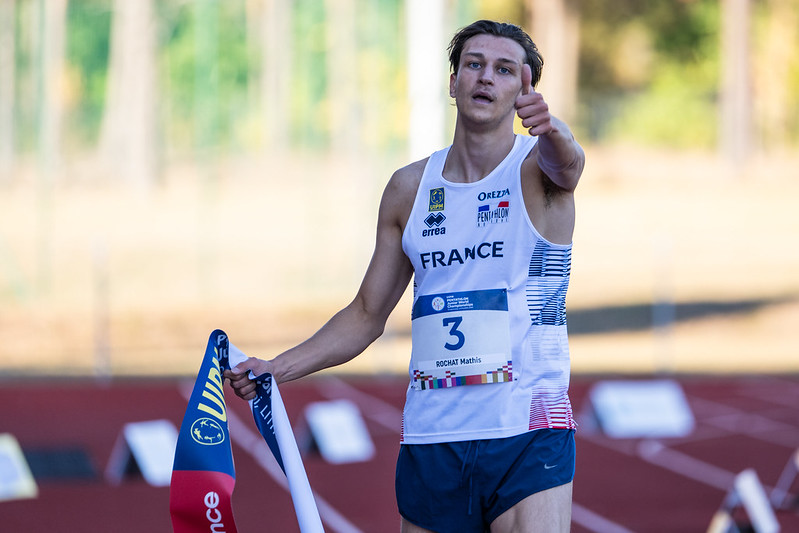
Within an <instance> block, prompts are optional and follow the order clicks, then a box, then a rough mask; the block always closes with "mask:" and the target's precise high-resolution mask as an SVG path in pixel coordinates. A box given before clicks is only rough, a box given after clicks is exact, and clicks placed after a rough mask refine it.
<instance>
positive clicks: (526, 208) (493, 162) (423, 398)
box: [225, 21, 585, 533]
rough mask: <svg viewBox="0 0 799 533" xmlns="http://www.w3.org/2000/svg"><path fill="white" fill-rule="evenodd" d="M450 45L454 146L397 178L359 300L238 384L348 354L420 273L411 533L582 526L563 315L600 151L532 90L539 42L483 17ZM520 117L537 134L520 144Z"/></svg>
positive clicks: (243, 390) (408, 505)
mask: <svg viewBox="0 0 799 533" xmlns="http://www.w3.org/2000/svg"><path fill="white" fill-rule="evenodd" d="M449 51H450V64H451V67H452V75H451V76H450V96H451V97H453V98H454V99H455V103H456V106H457V122H456V126H455V134H454V139H453V143H452V145H451V146H450V147H448V148H446V149H444V150H441V151H439V152H436V153H434V154H433V155H432V156H430V157H429V158H427V159H424V160H422V161H418V162H415V163H412V164H410V165H408V166H407V167H404V168H402V169H400V170H398V171H396V172H395V173H394V175H393V176H392V177H391V179H390V181H389V183H388V184H387V186H386V189H385V191H384V193H383V198H382V200H381V203H380V210H379V214H378V222H377V239H376V245H375V250H374V254H373V256H372V260H371V262H370V264H369V267H368V269H367V271H366V274H365V276H364V279H363V282H362V284H361V287H360V289H359V290H358V293H357V295H356V296H355V299H354V300H353V301H352V302H351V303H350V304H349V305H348V306H347V307H345V308H344V309H342V310H341V311H339V312H338V313H337V314H336V315H334V316H333V318H331V319H330V321H329V322H327V323H326V324H325V325H324V326H323V327H322V328H321V329H320V330H319V331H318V332H317V333H316V334H314V335H313V336H312V337H311V338H310V339H308V340H306V341H305V342H303V343H302V344H300V345H298V346H296V347H294V348H292V349H290V350H288V351H286V352H284V353H282V354H280V355H278V356H277V357H275V358H274V359H272V360H269V361H266V360H261V359H257V358H250V359H249V360H247V361H246V362H244V363H242V364H240V365H239V366H238V367H236V368H235V369H233V370H232V371H229V372H227V373H226V374H225V376H226V377H227V378H229V379H230V380H231V384H232V386H233V388H234V389H235V391H236V393H237V394H238V395H239V396H240V397H242V398H245V399H249V398H251V397H253V396H254V388H255V386H254V384H253V382H252V381H250V379H249V378H247V373H246V370H251V371H252V372H253V373H254V374H255V375H259V374H261V373H264V372H270V373H272V375H273V376H274V378H275V379H276V380H277V381H278V382H285V381H289V380H293V379H297V378H300V377H302V376H305V375H308V374H310V373H312V372H316V371H318V370H321V369H323V368H327V367H330V366H334V365H339V364H342V363H344V362H346V361H349V360H350V359H352V358H353V357H355V356H356V355H358V354H360V353H361V352H362V351H363V350H364V349H365V348H366V347H367V346H369V344H371V343H372V342H373V341H374V340H375V339H377V338H378V337H379V336H380V335H381V334H382V332H383V329H384V326H385V323H386V320H387V318H388V316H389V313H391V311H392V309H394V307H395V305H396V304H397V302H398V300H399V299H400V297H401V296H402V294H403V292H404V291H405V289H406V287H407V285H408V282H409V281H410V280H411V278H412V276H413V280H414V283H413V289H414V303H413V313H412V354H411V364H410V378H411V382H410V385H409V387H408V391H407V398H406V404H405V410H404V414H403V427H402V437H401V439H402V446H401V449H400V454H399V458H398V460H397V477H396V489H397V503H398V507H399V511H400V514H401V515H402V531H403V532H407V533H410V532H424V531H437V532H458V533H463V532H483V531H489V530H490V531H492V532H511V531H513V532H516V531H524V532H530V531H542V532H547V533H551V532H556V531H568V530H569V525H570V519H571V486H572V485H571V482H572V478H573V475H574V428H575V423H574V420H573V418H572V410H571V405H570V403H569V398H568V383H569V352H568V342H567V338H566V317H565V311H564V305H565V296H566V289H567V288H568V281H569V272H570V267H571V239H572V232H573V229H574V217H575V214H574V213H575V212H574V196H573V193H574V189H575V187H576V185H577V182H578V180H579V178H580V175H581V173H582V170H583V165H584V162H585V156H584V153H583V150H582V148H581V147H580V146H579V145H578V144H577V142H576V141H575V140H574V137H573V136H572V134H571V132H570V130H569V128H568V127H567V126H566V124H564V123H563V122H562V121H560V120H558V119H557V118H555V117H553V116H551V115H550V114H549V111H548V107H547V104H546V103H545V101H544V99H543V97H542V96H541V95H540V94H539V93H537V92H535V91H534V89H533V87H534V86H535V84H536V83H537V82H538V80H539V78H540V75H541V68H542V66H543V61H542V59H541V56H540V54H539V53H538V50H537V49H536V46H535V44H533V42H532V40H530V37H529V36H528V35H527V34H526V33H524V31H522V30H521V29H520V28H518V27H517V26H514V25H510V24H502V23H496V22H491V21H478V22H475V23H474V24H471V25H470V26H467V27H466V28H463V29H462V30H460V31H459V32H458V33H457V34H456V35H455V37H454V38H453V40H452V42H451V43H450V48H449ZM517 114H518V115H519V117H521V119H522V124H523V125H524V127H526V128H528V131H529V132H530V135H531V136H530V137H528V136H522V135H515V134H514V132H513V122H514V117H515V115H517Z"/></svg>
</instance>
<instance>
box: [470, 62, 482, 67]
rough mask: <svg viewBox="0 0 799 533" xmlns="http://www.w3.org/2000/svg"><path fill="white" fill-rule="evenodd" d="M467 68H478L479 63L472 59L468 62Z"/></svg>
mask: <svg viewBox="0 0 799 533" xmlns="http://www.w3.org/2000/svg"><path fill="white" fill-rule="evenodd" d="M469 68H480V63H478V62H477V61H472V62H471V63H469Z"/></svg>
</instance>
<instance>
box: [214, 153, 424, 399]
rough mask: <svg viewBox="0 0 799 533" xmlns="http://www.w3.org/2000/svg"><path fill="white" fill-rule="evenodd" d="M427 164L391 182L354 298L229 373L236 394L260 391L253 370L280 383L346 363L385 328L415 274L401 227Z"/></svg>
mask: <svg viewBox="0 0 799 533" xmlns="http://www.w3.org/2000/svg"><path fill="white" fill-rule="evenodd" d="M422 163H423V162H419V163H414V164H412V165H409V166H408V167H405V168H403V169H400V170H398V171H397V172H395V173H394V175H393V176H392V177H391V179H390V180H389V183H388V185H386V188H385V190H384V191H383V197H382V200H381V202H380V209H379V212H378V221H377V236H376V241H375V249H374V253H373V254H372V259H371V261H370V263H369V267H368V268H367V270H366V274H365V275H364V278H363V281H362V282H361V286H360V288H359V289H358V292H357V294H356V295H355V298H354V299H353V300H352V302H350V304H349V305H347V306H346V307H345V308H344V309H342V310H341V311H339V312H338V313H336V314H335V315H334V316H333V317H332V318H331V319H330V320H329V321H328V322H327V323H326V324H325V325H324V326H322V328H321V329H320V330H319V331H317V332H316V333H315V334H314V335H313V336H311V337H310V338H309V339H308V340H306V341H305V342H303V343H301V344H299V345H297V346H295V347H294V348H291V349H290V350H287V351H285V352H283V353H281V354H280V355H278V356H277V357H275V358H274V359H272V360H268V361H267V360H263V359H258V358H255V357H250V358H249V359H247V360H246V361H244V362H242V363H241V364H239V365H237V366H236V368H234V369H233V370H231V371H227V372H225V377H227V378H229V379H230V381H231V385H232V386H233V388H234V390H235V391H236V394H237V395H239V396H240V397H242V398H245V399H250V398H252V397H253V396H254V395H255V384H254V383H253V382H252V381H251V380H250V379H249V378H248V377H247V371H248V370H249V371H252V372H253V374H254V375H260V374H263V373H264V372H269V373H271V374H272V375H273V376H274V378H275V379H276V380H277V382H278V383H282V382H285V381H291V380H294V379H298V378H301V377H303V376H306V375H308V374H311V373H313V372H316V371H318V370H322V369H324V368H328V367H331V366H336V365H340V364H342V363H346V362H347V361H349V360H351V359H352V358H354V357H355V356H357V355H358V354H360V353H361V352H363V350H365V349H366V348H367V347H368V346H369V345H370V344H371V343H372V342H374V341H375V339H377V338H378V337H379V336H380V335H381V334H382V333H383V330H384V328H385V325H386V321H387V320H388V316H389V315H390V313H391V311H392V310H393V309H394V307H395V306H396V305H397V302H398V301H399V299H400V298H401V297H402V294H403V293H404V292H405V289H406V288H407V286H408V282H409V281H410V279H411V276H412V274H413V267H412V265H411V263H410V261H409V260H408V258H407V256H406V255H405V253H404V252H403V250H402V232H403V229H404V227H405V223H406V222H407V220H408V216H409V215H410V211H411V208H412V207H413V201H414V198H415V195H416V188H417V187H418V184H419V180H420V177H421V169H423V168H424V166H423V164H422ZM420 165H421V166H420Z"/></svg>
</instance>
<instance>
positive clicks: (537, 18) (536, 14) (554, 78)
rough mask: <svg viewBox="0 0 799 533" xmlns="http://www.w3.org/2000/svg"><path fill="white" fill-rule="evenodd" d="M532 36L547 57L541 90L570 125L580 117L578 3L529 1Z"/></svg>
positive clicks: (545, 57)
mask: <svg viewBox="0 0 799 533" xmlns="http://www.w3.org/2000/svg"><path fill="white" fill-rule="evenodd" d="M527 9H528V12H529V13H530V23H529V27H530V28H532V31H531V35H532V36H534V37H533V40H534V41H535V43H536V45H537V46H538V49H539V51H540V52H541V55H542V56H543V57H544V70H543V73H542V76H541V83H540V85H539V87H538V88H537V89H538V91H539V92H541V93H542V94H543V95H544V97H545V98H546V99H547V104H549V108H550V110H551V111H552V113H553V114H555V115H556V116H558V117H560V118H562V119H564V120H565V121H566V122H568V123H572V122H574V120H575V119H576V115H577V66H578V59H579V54H578V52H579V46H580V22H579V16H578V13H579V12H578V9H577V5H576V2H575V0H527Z"/></svg>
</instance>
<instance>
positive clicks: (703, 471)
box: [636, 440, 736, 491]
mask: <svg viewBox="0 0 799 533" xmlns="http://www.w3.org/2000/svg"><path fill="white" fill-rule="evenodd" d="M636 454H637V455H638V457H639V458H641V459H643V460H644V461H646V462H648V463H652V464H654V465H657V466H660V467H662V468H665V469H666V470H671V471H672V472H675V473H677V474H680V475H683V476H685V477H687V478H690V479H693V480H694V481H699V482H700V483H704V484H705V485H710V486H711V487H715V488H717V489H721V490H723V491H727V490H729V489H730V488H732V486H733V483H734V482H735V476H736V474H735V473H733V472H730V471H729V470H725V469H723V468H719V467H718V466H715V465H712V464H710V463H706V462H704V461H700V460H699V459H696V458H694V457H691V456H690V455H686V454H684V453H682V452H678V451H677V450H672V449H671V448H667V447H666V446H665V445H664V444H662V443H660V442H658V441H654V440H642V441H641V442H639V443H638V446H637V448H636Z"/></svg>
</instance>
